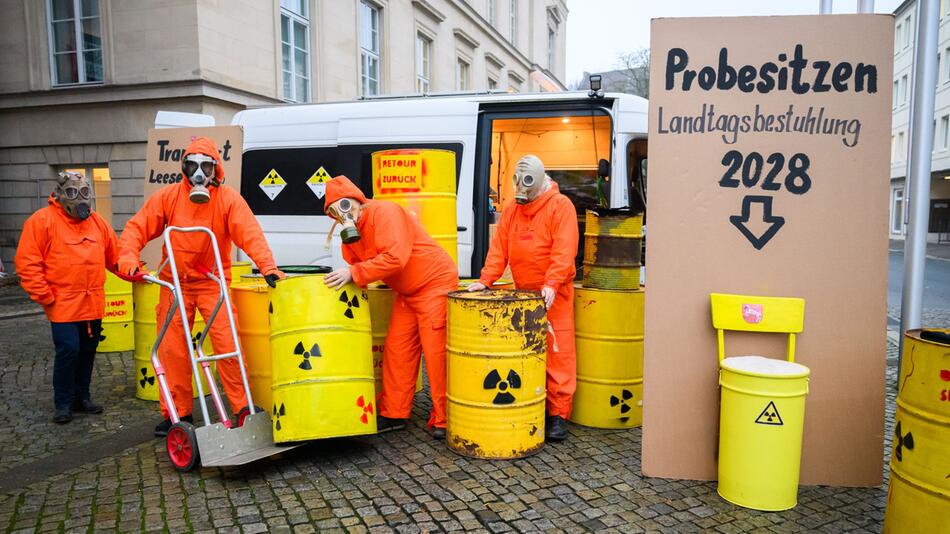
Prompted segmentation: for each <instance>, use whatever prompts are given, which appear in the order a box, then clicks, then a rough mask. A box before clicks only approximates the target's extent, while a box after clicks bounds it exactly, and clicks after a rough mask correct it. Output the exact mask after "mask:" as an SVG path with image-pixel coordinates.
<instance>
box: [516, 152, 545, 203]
mask: <svg viewBox="0 0 950 534" xmlns="http://www.w3.org/2000/svg"><path fill="white" fill-rule="evenodd" d="M511 180H512V182H513V183H514V188H515V202H517V203H518V204H527V203H529V202H531V201H532V200H534V199H536V198H538V197H539V196H540V195H541V194H542V193H544V192H545V191H547V190H548V189H550V188H551V184H550V178H548V177H547V175H546V174H544V164H543V163H541V160H540V159H538V157H537V156H532V155H527V156H525V157H523V158H521V159H520V160H518V164H517V165H515V175H514V176H512V177H511Z"/></svg>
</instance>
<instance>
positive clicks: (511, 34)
mask: <svg viewBox="0 0 950 534" xmlns="http://www.w3.org/2000/svg"><path fill="white" fill-rule="evenodd" d="M508 5H509V6H508V21H509V23H510V25H511V27H510V28H508V40H509V41H511V44H513V45H516V46H517V44H518V43H517V42H516V41H517V38H518V0H511V1H510V2H509V3H508Z"/></svg>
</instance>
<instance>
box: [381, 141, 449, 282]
mask: <svg viewBox="0 0 950 534" xmlns="http://www.w3.org/2000/svg"><path fill="white" fill-rule="evenodd" d="M372 158H373V167H372V169H373V197H374V198H378V199H381V200H390V201H392V202H395V203H397V204H399V205H400V206H402V207H404V208H406V210H407V211H408V212H409V213H412V214H414V215H415V216H416V217H418V218H419V222H420V223H422V226H423V227H424V228H425V229H426V230H427V231H428V232H429V234H430V235H431V236H432V238H433V239H435V241H436V243H438V244H439V245H441V246H442V248H443V249H445V251H446V252H448V253H449V256H451V257H452V261H454V262H455V263H456V264H458V226H457V225H456V195H455V191H456V183H457V173H456V162H455V152H452V151H451V150H436V149H416V148H400V149H393V150H382V151H379V152H373V156H372Z"/></svg>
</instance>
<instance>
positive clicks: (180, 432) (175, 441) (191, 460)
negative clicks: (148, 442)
mask: <svg viewBox="0 0 950 534" xmlns="http://www.w3.org/2000/svg"><path fill="white" fill-rule="evenodd" d="M165 448H166V450H167V451H168V459H169V460H171V462H172V465H173V466H174V467H175V469H176V470H178V471H180V472H182V473H184V472H186V471H191V470H192V469H194V468H195V467H198V465H200V460H199V458H198V439H197V438H196V437H195V427H194V426H192V425H191V423H188V422H186V421H179V422H177V423H175V424H174V425H172V426H171V428H169V429H168V435H167V436H165Z"/></svg>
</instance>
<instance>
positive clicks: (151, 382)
mask: <svg viewBox="0 0 950 534" xmlns="http://www.w3.org/2000/svg"><path fill="white" fill-rule="evenodd" d="M140 371H141V373H142V379H141V380H139V385H140V386H142V389H145V384H148V385H150V386H153V385H155V377H154V376H148V368H147V367H143V368H141V369H140Z"/></svg>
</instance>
